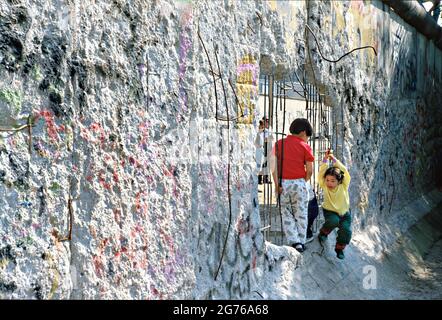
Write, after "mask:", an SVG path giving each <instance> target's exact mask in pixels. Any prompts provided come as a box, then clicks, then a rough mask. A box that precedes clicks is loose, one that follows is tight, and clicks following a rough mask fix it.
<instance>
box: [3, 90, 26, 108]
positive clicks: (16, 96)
mask: <svg viewBox="0 0 442 320" xmlns="http://www.w3.org/2000/svg"><path fill="white" fill-rule="evenodd" d="M22 100H23V96H22V94H21V92H20V91H18V90H12V89H2V90H0V101H3V102H6V103H7V104H9V105H10V106H12V107H13V108H14V111H15V112H16V113H17V114H18V113H19V112H20V110H21V103H22Z"/></svg>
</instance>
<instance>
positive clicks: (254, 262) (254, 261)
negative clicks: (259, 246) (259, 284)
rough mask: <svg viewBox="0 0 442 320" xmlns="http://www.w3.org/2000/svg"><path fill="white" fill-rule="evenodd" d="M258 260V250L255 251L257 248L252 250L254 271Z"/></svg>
mask: <svg viewBox="0 0 442 320" xmlns="http://www.w3.org/2000/svg"><path fill="white" fill-rule="evenodd" d="M256 259H257V255H256V249H255V247H253V249H252V269H253V270H255V269H256Z"/></svg>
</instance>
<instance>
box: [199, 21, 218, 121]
mask: <svg viewBox="0 0 442 320" xmlns="http://www.w3.org/2000/svg"><path fill="white" fill-rule="evenodd" d="M197 34H198V38H199V39H200V41H201V44H202V45H203V49H204V52H205V53H206V56H207V60H208V62H209V68H210V71H211V74H212V78H213V85H214V88H215V118H216V121H218V92H217V90H216V79H215V72H214V71H213V67H212V61H211V60H210V56H209V52H208V51H207V49H206V45H205V44H204V41H203V38H202V37H201V34H200V30H199V28H198V32H197Z"/></svg>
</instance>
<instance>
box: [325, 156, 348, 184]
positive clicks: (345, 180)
mask: <svg viewBox="0 0 442 320" xmlns="http://www.w3.org/2000/svg"><path fill="white" fill-rule="evenodd" d="M330 159H332V161H333V167H336V168H339V169H340V170H341V171H342V172H343V173H344V179H343V180H342V184H343V185H344V186H345V187H347V188H348V186H349V185H350V180H351V177H350V174H349V173H348V171H347V168H346V167H345V166H344V165H343V164H342V162H341V161H339V160H338V159H336V158H335V157H334V156H333V155H332V154H330Z"/></svg>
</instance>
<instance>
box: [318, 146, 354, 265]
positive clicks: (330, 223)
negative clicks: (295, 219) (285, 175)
mask: <svg viewBox="0 0 442 320" xmlns="http://www.w3.org/2000/svg"><path fill="white" fill-rule="evenodd" d="M328 160H331V161H332V162H333V166H332V167H330V168H329V167H328ZM322 162H323V163H322V165H321V167H320V168H319V174H318V176H319V186H320V187H321V188H322V190H323V191H324V202H323V204H322V209H323V212H324V218H325V222H324V224H323V226H322V228H321V230H320V231H319V241H320V242H321V244H322V242H324V241H325V240H327V236H328V234H329V233H330V232H332V231H333V229H335V228H337V227H338V228H339V230H338V237H337V239H336V246H335V251H336V256H337V257H338V258H339V259H344V257H345V256H344V248H345V246H346V245H347V244H349V243H350V239H351V213H350V200H349V196H348V186H349V184H350V175H349V173H348V171H347V169H346V168H345V166H344V165H343V164H342V163H341V162H340V161H339V160H338V159H336V158H335V157H334V156H333V154H332V153H331V152H330V151H327V153H326V154H325V157H324V159H323V160H322Z"/></svg>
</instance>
